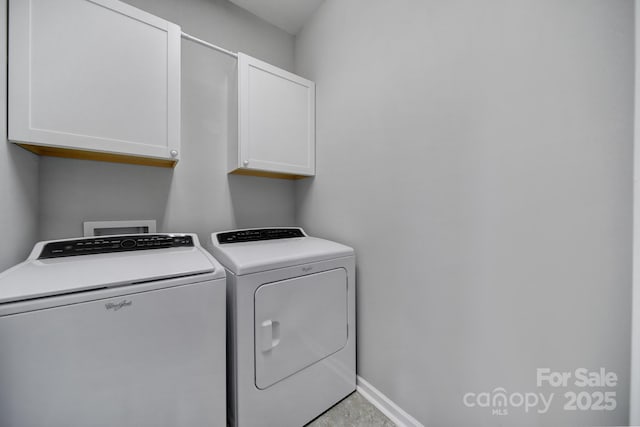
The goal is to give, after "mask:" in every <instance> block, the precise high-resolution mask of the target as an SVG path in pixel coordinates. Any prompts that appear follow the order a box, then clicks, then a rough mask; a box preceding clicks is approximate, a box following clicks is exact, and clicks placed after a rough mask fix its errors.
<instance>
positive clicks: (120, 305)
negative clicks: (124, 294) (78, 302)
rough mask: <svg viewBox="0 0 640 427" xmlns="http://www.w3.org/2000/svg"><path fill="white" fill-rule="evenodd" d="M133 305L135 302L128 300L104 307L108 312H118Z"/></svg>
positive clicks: (109, 303)
mask: <svg viewBox="0 0 640 427" xmlns="http://www.w3.org/2000/svg"><path fill="white" fill-rule="evenodd" d="M131 305H133V301H127V300H126V299H124V300H122V301H120V302H108V303H106V304H105V305H104V307H105V308H106V309H107V310H111V311H118V310H120V309H121V308H125V307H129V306H131Z"/></svg>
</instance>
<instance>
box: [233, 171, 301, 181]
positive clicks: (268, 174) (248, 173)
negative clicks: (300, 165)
mask: <svg viewBox="0 0 640 427" xmlns="http://www.w3.org/2000/svg"><path fill="white" fill-rule="evenodd" d="M232 174H233V175H244V176H259V177H262V178H278V179H291V180H295V179H302V178H310V176H305V175H292V174H286V173H280V172H267V171H258V170H252V169H235V170H232V171H231V172H229V175H232Z"/></svg>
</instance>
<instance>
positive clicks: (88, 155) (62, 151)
mask: <svg viewBox="0 0 640 427" xmlns="http://www.w3.org/2000/svg"><path fill="white" fill-rule="evenodd" d="M17 145H19V146H20V147H22V148H24V149H25V150H28V151H31V152H32V153H35V154H38V155H40V156H50V157H63V158H67V159H80V160H96V161H101V162H111V163H127V164H131V165H143V166H159V167H164V168H173V167H175V166H176V163H177V161H175V160H165V159H152V158H148V157H137V156H130V155H125V154H113V153H98V152H95V151H84V150H74V149H71V148H60V147H46V146H42V145H31V144H17Z"/></svg>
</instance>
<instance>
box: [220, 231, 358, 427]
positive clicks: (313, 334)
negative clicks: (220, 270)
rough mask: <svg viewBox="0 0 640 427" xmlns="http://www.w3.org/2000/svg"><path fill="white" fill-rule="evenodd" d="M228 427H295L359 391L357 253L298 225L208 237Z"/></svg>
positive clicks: (224, 233) (231, 232)
mask: <svg viewBox="0 0 640 427" xmlns="http://www.w3.org/2000/svg"><path fill="white" fill-rule="evenodd" d="M212 243H213V255H214V256H215V257H216V259H218V261H220V262H221V263H222V264H223V265H224V266H225V268H226V269H227V298H228V303H227V312H228V316H229V317H228V325H229V345H228V349H229V356H228V366H229V372H228V386H229V390H228V395H229V399H228V402H229V408H228V413H229V421H230V425H232V426H240V427H250V426H261V427H269V426H273V427H301V426H303V425H304V424H306V423H308V422H309V421H311V420H312V419H314V418H315V417H317V416H318V415H320V414H321V413H322V412H324V411H325V410H327V409H329V408H330V407H331V406H332V405H334V404H335V403H337V402H338V401H340V400H341V399H342V398H344V397H345V396H346V395H348V394H349V393H351V392H353V391H354V390H355V388H356V325H355V322H356V317H355V255H354V251H353V249H352V248H350V247H347V246H344V245H341V244H339V243H335V242H331V241H328V240H323V239H318V238H314V237H309V236H307V235H306V234H305V233H304V231H303V230H302V229H301V228H265V229H249V230H236V231H228V232H220V233H213V234H212Z"/></svg>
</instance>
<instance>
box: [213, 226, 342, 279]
mask: <svg viewBox="0 0 640 427" xmlns="http://www.w3.org/2000/svg"><path fill="white" fill-rule="evenodd" d="M257 230H265V229H257ZM266 230H268V229H266ZM278 230H282V229H278ZM240 231H241V232H244V231H247V230H240ZM228 233H229V232H220V233H213V234H212V235H211V240H212V243H213V251H212V253H213V256H214V257H215V258H216V259H217V260H218V261H220V263H222V265H224V266H225V267H226V268H227V269H229V270H230V271H232V272H233V273H234V274H236V275H243V274H251V273H256V272H259V271H265V270H273V269H276V268H284V267H291V266H294V265H301V264H307V263H310V262H317V261H324V260H329V259H334V258H341V257H347V256H353V255H354V251H353V249H352V248H350V247H348V246H345V245H342V244H340V243H336V242H332V241H330V240H324V239H319V238H316V237H308V236H306V235H304V236H303V237H293V238H290V237H283V238H270V239H267V240H255V241H240V242H237V243H221V242H220V240H222V241H223V242H224V239H219V238H218V235H225V234H226V235H228Z"/></svg>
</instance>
